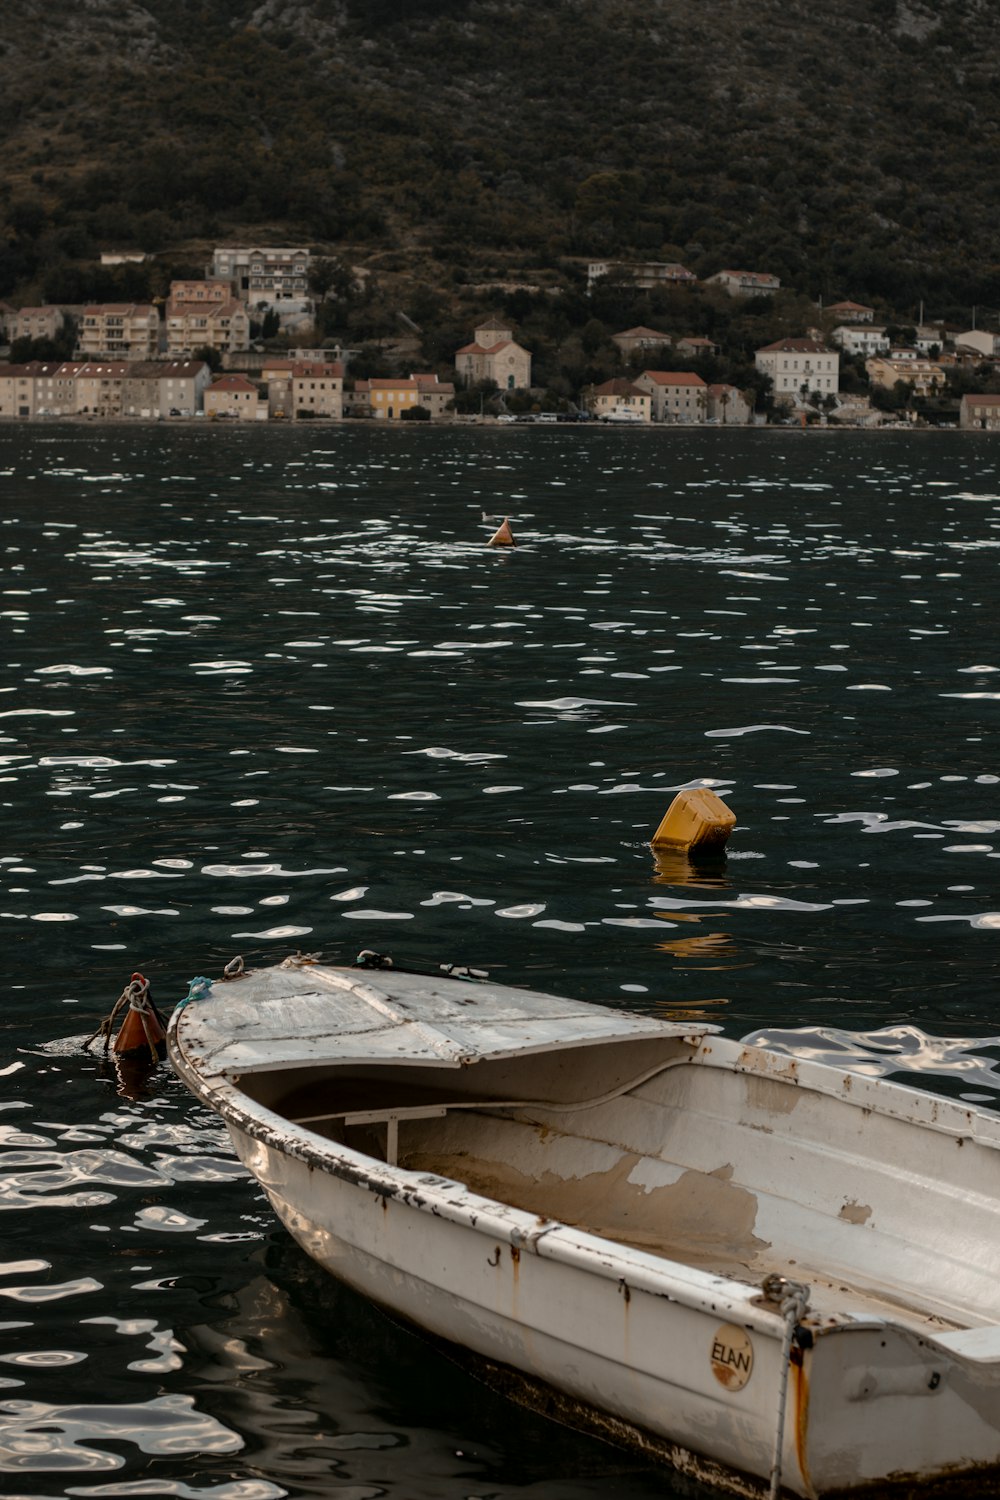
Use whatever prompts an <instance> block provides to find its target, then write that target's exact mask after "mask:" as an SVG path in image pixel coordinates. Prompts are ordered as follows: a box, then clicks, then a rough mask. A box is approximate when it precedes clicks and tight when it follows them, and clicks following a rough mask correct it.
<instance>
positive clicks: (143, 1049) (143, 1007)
mask: <svg viewBox="0 0 1000 1500" xmlns="http://www.w3.org/2000/svg"><path fill="white" fill-rule="evenodd" d="M126 998H127V999H128V1002H129V1005H128V1010H127V1011H126V1012H125V1019H124V1021H123V1022H122V1024H121V1026H120V1027H119V1028H118V1035H117V1036H116V1037H115V1040H114V1048H113V1050H114V1051H115V1053H116V1054H117V1055H118V1056H119V1057H134V1056H136V1055H138V1054H140V1053H145V1054H146V1055H147V1056H151V1057H153V1058H159V1057H165V1056H166V1052H167V1028H166V1026H165V1024H164V1021H163V1017H162V1016H161V1015H160V1012H159V1011H158V1010H157V1008H156V1006H155V1005H154V1004H153V998H152V995H151V994H150V992H149V980H148V979H147V978H146V977H145V976H144V975H143V974H138V973H136V974H133V975H132V978H131V980H130V982H129V983H128V984H127V985H126V987H125V991H124V994H123V995H122V999H123V1000H124V999H126Z"/></svg>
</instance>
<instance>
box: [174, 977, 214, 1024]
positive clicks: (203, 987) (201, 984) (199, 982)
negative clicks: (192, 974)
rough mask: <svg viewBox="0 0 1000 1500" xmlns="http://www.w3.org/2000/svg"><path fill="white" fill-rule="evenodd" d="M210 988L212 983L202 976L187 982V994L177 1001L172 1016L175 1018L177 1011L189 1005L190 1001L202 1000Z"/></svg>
mask: <svg viewBox="0 0 1000 1500" xmlns="http://www.w3.org/2000/svg"><path fill="white" fill-rule="evenodd" d="M211 988H212V981H211V980H210V979H206V978H205V976H204V974H199V975H198V977H197V978H196V979H190V980H188V992H187V994H186V995H185V996H184V999H183V1000H178V1002H177V1004H176V1005H175V1006H174V1015H175V1016H176V1015H177V1014H178V1012H179V1011H182V1010H183V1009H184V1007H185V1005H190V1003H191V1001H192V1000H204V999H205V997H206V996H207V994H208V992H209V990H210V989H211Z"/></svg>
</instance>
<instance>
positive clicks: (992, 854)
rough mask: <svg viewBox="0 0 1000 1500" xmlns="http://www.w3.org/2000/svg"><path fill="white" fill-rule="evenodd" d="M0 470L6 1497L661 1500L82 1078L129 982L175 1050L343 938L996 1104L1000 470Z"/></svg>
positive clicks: (686, 449) (286, 437) (735, 441)
mask: <svg viewBox="0 0 1000 1500" xmlns="http://www.w3.org/2000/svg"><path fill="white" fill-rule="evenodd" d="M647 437H648V440H647ZM2 444H3V448H4V453H3V461H4V477H5V493H6V494H7V495H8V496H9V502H8V504H7V506H6V514H5V517H4V518H3V524H2V526H0V546H2V547H3V548H4V560H5V563H6V565H7V566H6V569H5V583H4V588H3V593H2V595H0V620H2V623H3V625H4V627H5V631H6V642H7V650H6V656H5V662H6V672H5V674H4V680H3V684H2V687H0V802H2V803H3V804H4V809H5V812H6V813H7V815H8V816H7V819H6V837H5V840H4V844H3V847H2V852H0V922H2V923H3V924H4V926H5V927H6V930H7V932H8V935H9V936H11V937H15V938H16V946H15V945H14V944H13V943H12V944H10V945H9V953H10V955H11V962H10V964H9V969H8V981H9V982H8V991H7V1001H6V1005H5V1009H4V1024H5V1026H6V1027H7V1030H8V1041H9V1056H10V1058H11V1061H10V1062H9V1064H5V1065H4V1066H3V1067H0V1078H2V1079H3V1082H4V1089H3V1090H2V1092H0V1119H2V1126H0V1211H6V1218H5V1220H4V1223H5V1227H6V1228H7V1229H8V1233H9V1238H8V1241H7V1242H6V1243H7V1245H8V1251H7V1254H8V1260H7V1262H6V1263H5V1264H2V1265H0V1307H2V1309H3V1310H4V1311H5V1312H6V1313H9V1314H10V1315H11V1316H10V1321H9V1322H6V1323H5V1324H4V1325H3V1328H4V1330H5V1331H6V1333H7V1336H8V1338H10V1339H12V1340H14V1341H15V1342H16V1347H13V1346H11V1345H8V1346H7V1347H6V1348H5V1349H4V1350H3V1351H2V1352H0V1372H2V1373H0V1387H2V1388H3V1391H4V1393H5V1396H6V1398H7V1399H6V1402H5V1405H4V1408H3V1412H2V1414H0V1472H3V1473H4V1474H5V1475H7V1476H9V1477H10V1481H11V1485H13V1486H14V1487H16V1485H17V1483H18V1482H20V1483H21V1484H22V1487H23V1486H24V1485H25V1484H26V1482H27V1481H26V1479H25V1478H24V1476H25V1475H30V1477H31V1484H32V1492H33V1493H35V1494H49V1493H50V1494H52V1495H58V1494H64V1493H65V1494H74V1495H88V1496H97V1495H109V1496H110V1495H115V1496H127V1495H141V1494H153V1493H156V1494H173V1495H177V1496H179V1497H186V1496H203V1495H204V1496H212V1497H215V1500H273V1497H276V1496H279V1495H283V1494H288V1493H316V1494H320V1495H324V1496H325V1495H337V1496H338V1497H341V1500H362V1497H364V1500H368V1497H375V1496H376V1495H386V1496H391V1497H393V1500H418V1497H419V1496H422V1495H426V1496H427V1497H428V1500H430V1497H431V1496H433V1497H434V1500H438V1497H443V1500H467V1497H469V1496H472V1495H479V1494H486V1493H489V1494H491V1495H492V1494H496V1495H502V1496H503V1497H504V1500H508V1497H510V1500H513V1497H515V1496H525V1497H527V1496H529V1495H532V1494H539V1495H541V1494H544V1495H545V1500H587V1497H590V1496H593V1497H595V1500H596V1497H597V1496H598V1495H602V1496H603V1495H605V1494H607V1493H610V1492H612V1491H613V1492H614V1493H615V1495H616V1496H619V1495H620V1496H621V1497H623V1500H626V1497H627V1500H644V1497H646V1496H650V1497H651V1496H652V1495H653V1494H657V1495H663V1494H669V1493H671V1492H672V1490H671V1481H670V1480H669V1478H666V1479H664V1476H663V1475H662V1474H660V1473H659V1472H658V1471H654V1470H650V1469H648V1468H647V1467H644V1466H643V1465H642V1464H641V1463H639V1462H638V1461H634V1460H632V1459H629V1458H627V1457H624V1456H619V1455H616V1454H614V1452H613V1451H612V1450H608V1449H604V1448H602V1447H600V1446H599V1445H596V1444H590V1443H588V1442H587V1441H586V1440H583V1439H580V1438H577V1437H574V1436H569V1435H565V1434H562V1433H558V1432H557V1433H556V1435H555V1436H553V1430H552V1429H551V1428H550V1427H549V1426H548V1425H547V1424H545V1423H542V1422H539V1421H537V1420H536V1419H533V1418H530V1417H528V1416H526V1415H524V1414H512V1413H511V1411H510V1409H509V1408H508V1407H507V1406H506V1405H505V1404H504V1403H503V1402H500V1401H499V1400H497V1401H493V1400H492V1399H490V1400H487V1399H485V1398H484V1397H482V1396H481V1395H480V1396H475V1395H473V1394H471V1393H470V1387H469V1382H468V1381H467V1380H466V1379H465V1377H462V1376H460V1375H458V1374H457V1373H455V1372H453V1371H451V1367H450V1366H449V1365H447V1362H445V1361H443V1360H440V1359H439V1357H438V1356H437V1355H436V1354H431V1353H430V1352H429V1351H428V1350H427V1349H426V1348H425V1346H424V1345H422V1344H419V1343H417V1342H416V1341H411V1340H410V1338H409V1336H408V1335H403V1334H402V1333H400V1331H399V1330H396V1329H393V1328H391V1327H390V1326H389V1325H386V1324H384V1323H383V1322H381V1321H380V1320H379V1319H378V1316H377V1315H376V1314H374V1313H372V1312H371V1311H370V1310H369V1309H367V1308H365V1307H364V1305H363V1304H359V1303H358V1302H357V1301H356V1299H352V1298H351V1296H350V1295H349V1294H347V1293H344V1292H343V1291H342V1289H340V1288H336V1287H327V1286H326V1284H325V1283H323V1281H322V1278H319V1277H318V1273H315V1272H314V1271H313V1270H312V1268H311V1267H310V1266H309V1265H308V1264H306V1263H305V1262H303V1261H302V1259H301V1257H299V1256H298V1253H297V1252H295V1251H294V1250H292V1249H291V1248H290V1247H289V1245H288V1242H287V1238H286V1237H285V1236H284V1235H283V1234H282V1232H281V1231H278V1230H277V1229H276V1228H275V1226H274V1220H273V1217H272V1215H271V1213H270V1211H269V1209H268V1208H267V1206H266V1204H265V1202H264V1200H263V1199H262V1197H261V1195H260V1193H259V1192H258V1191H257V1190H256V1188H255V1187H254V1186H253V1185H252V1184H250V1183H248V1182H247V1181H246V1177H245V1173H244V1172H243V1170H242V1168H241V1167H240V1166H239V1165H238V1164H237V1163H236V1162H235V1160H234V1159H233V1156H232V1153H231V1150H230V1148H229V1145H228V1139H227V1137H226V1135H225V1132H224V1131H222V1130H221V1129H220V1128H219V1126H218V1123H217V1122H216V1120H215V1119H214V1117H212V1116H209V1115H207V1114H206V1113H205V1112H204V1111H202V1110H201V1109H199V1108H198V1106H196V1105H195V1104H194V1103H193V1102H192V1100H191V1099H190V1098H189V1097H188V1095H187V1094H186V1093H185V1091H184V1090H183V1089H182V1088H181V1087H180V1085H179V1084H177V1083H176V1081H174V1080H172V1079H170V1078H168V1077H166V1076H165V1074H164V1072H163V1070H160V1071H159V1072H157V1073H154V1074H153V1075H152V1076H151V1077H149V1078H146V1079H143V1078H141V1077H140V1078H124V1077H123V1076H122V1074H121V1070H120V1069H119V1070H117V1071H116V1069H115V1068H114V1067H113V1066H111V1065H110V1064H105V1063H104V1062H103V1061H102V1059H101V1058H100V1057H99V1056H94V1055H92V1054H87V1053H84V1052H82V1050H81V1044H82V1040H83V1037H84V1036H86V1035H87V1034H88V1033H89V1031H91V1030H92V1029H93V1026H94V1025H96V1024H97V1021H99V1020H100V1018H101V1017H102V1016H104V1015H105V1014H106V1013H107V1011H108V1009H109V1008H110V1004H111V1003H112V1002H113V1000H114V998H115V996H116V995H117V994H118V993H119V992H120V990H121V987H122V983H123V982H124V981H125V980H126V979H127V977H128V975H129V973H130V972H131V971H132V970H133V969H136V968H141V969H142V970H143V972H145V973H147V974H149V975H150V976H151V977H152V980H153V985H154V988H155V990H156V992H157V995H158V998H159V1000H160V1001H161V1003H163V1004H165V1005H167V1006H169V1004H170V1003H171V1001H172V1000H174V999H177V998H180V996H181V995H183V994H184V993H185V990H186V987H187V983H188V981H189V979H190V977H191V975H192V974H195V973H211V972H216V971H217V970H218V968H219V967H220V966H221V965H222V964H224V963H225V962H226V961H227V960H228V959H229V958H231V957H232V956H233V953H234V952H235V951H237V950H238V949H242V950H243V951H244V952H245V954H246V956H247V958H248V961H253V962H257V963H262V962H269V961H273V960H275V959H279V958H282V957H284V956H285V954H286V953H287V952H288V951H289V949H291V948H295V947H297V946H299V944H300V942H302V941H305V940H308V942H309V944H310V945H311V946H313V945H314V946H315V947H317V948H320V949H322V951H323V952H324V954H325V955H326V956H327V957H329V958H331V959H332V960H334V961H337V960H340V961H350V960H351V959H352V958H353V957H354V955H355V954H356V953H357V951H358V949H359V948H362V947H375V948H378V949H380V950H383V951H384V950H385V949H387V948H388V949H390V951H394V952H395V953H396V954H397V955H398V956H399V957H400V959H402V960H404V961H405V960H406V959H411V960H414V961H418V962H423V963H426V962H434V963H437V962H440V961H442V960H454V961H457V962H462V963H471V964H474V965H477V966H481V967H483V968H487V969H489V970H490V971H491V973H492V975H493V977H494V978H496V979H500V980H505V981H507V982H510V983H522V984H528V985H530V986H532V987H534V988H538V989H550V990H552V991H554V992H556V993H560V994H565V995H570V996H574V997H581V998H590V999H596V1000H602V1001H604V1002H607V1003H611V1004H622V1005H627V1006H629V1007H632V1008H635V1009H638V1010H644V1011H650V1012H652V1013H655V1014H658V1015H663V1016H666V1017H670V1018H672V1019H679V1018H682V1017H683V1018H691V1019H692V1020H695V1021H697V1020H698V1019H708V1020H711V1021H713V1022H715V1023H718V1024H721V1025H722V1026H723V1028H724V1029H725V1030H726V1032H727V1033H728V1034H730V1035H733V1036H744V1035H749V1036H750V1037H751V1038H752V1039H756V1040H766V1041H767V1042H768V1044H769V1045H771V1046H775V1047H778V1048H779V1049H780V1050H786V1051H789V1052H792V1053H795V1054H796V1055H799V1056H803V1057H809V1058H813V1059H816V1060H819V1061H824V1062H829V1063H832V1064H834V1065H836V1066H838V1067H842V1068H843V1067H846V1068H851V1069H855V1070H858V1071H861V1072H866V1073H870V1074H873V1075H877V1076H885V1077H892V1078H895V1079H898V1080H900V1081H903V1082H908V1083H918V1084H919V1085H921V1086H926V1087H933V1088H935V1089H939V1090H941V1091H942V1092H945V1093H950V1094H952V1095H953V1096H955V1097H958V1098H960V1099H962V1100H965V1101H967V1102H969V1103H973V1104H979V1105H982V1106H987V1107H991V1108H992V1107H996V1105H997V1103H998V1101H1000V1093H998V1088H1000V1084H998V1078H997V1058H1000V1038H998V1037H997V1035H996V1031H997V1022H996V1008H995V1003H994V989H995V984H994V977H993V976H994V969H995V963H994V955H993V951H992V943H993V941H994V940H995V939H994V933H995V932H996V931H997V930H998V929H1000V913H998V912H997V910H996V907H997V905H998V902H997V900H996V896H995V882H994V881H993V879H992V876H991V873H990V872H991V871H992V869H993V866H992V865H991V864H989V863H987V862H988V861H990V860H992V859H994V858H997V857H998V856H1000V842H997V841H996V835H997V833H998V831H1000V814H998V807H997V799H996V792H995V788H996V786H997V785H998V784H1000V777H998V775H997V773H996V760H997V757H996V753H995V728H994V724H995V714H996V704H997V702H1000V693H998V692H997V688H996V674H997V672H998V671H1000V665H998V664H997V663H996V662H994V661H991V659H990V657H991V650H990V646H989V636H988V623H987V622H988V619H989V611H990V610H991V609H992V600H993V596H994V593H995V576H994V574H995V553H996V548H997V546H998V545H1000V497H998V495H997V493H996V483H995V474H996V456H997V453H998V451H1000V450H997V449H996V447H995V445H994V444H992V443H991V442H989V441H984V442H982V443H979V442H975V441H968V440H967V439H966V438H965V437H964V436H962V435H956V436H954V437H948V436H939V437H935V438H932V439H928V440H924V441H920V440H919V439H917V440H915V439H914V438H913V436H911V435H909V434H902V435H887V436H881V437H879V438H878V439H877V440H874V439H872V438H871V437H870V436H868V435H861V436H858V437H855V436H850V435H846V434H836V435H834V434H830V435H828V436H823V435H820V434H809V435H808V436H807V437H806V438H805V439H803V438H802V435H800V434H797V433H796V434H790V435H779V434H775V433H736V432H732V433H718V432H713V433H698V432H694V433H685V432H683V431H679V432H672V433H662V434H653V435H645V436H643V437H641V438H639V437H638V436H637V435H635V434H619V433H612V432H587V431H575V430H574V431H572V432H570V431H566V432H563V431H557V432H552V433H531V434H528V435H525V434H524V433H523V432H515V431H505V432H499V431H498V432H495V433H491V432H485V431H484V432H472V431H456V432H437V431H435V432H430V433H423V432H420V433H416V432H414V433H403V432H398V433H396V432H388V431H381V432H375V431H364V432H359V431H347V430H344V431H336V432H328V431H324V432H318V433H310V432H306V431H294V432H293V431H287V430H286V431H282V432H279V433H272V432H268V433H258V432H246V433H242V432H240V433H234V432H228V431H227V432H225V433H221V432H214V431H213V432H211V433H209V432H198V431H193V430H181V429H177V430H172V431H171V432H169V433H161V432H160V431H159V430H158V429H155V428H148V427H143V428H141V429H139V428H137V429H134V430H132V429H126V428H120V429H107V430H105V431H101V432H97V431H95V430H94V429H80V428H55V427H53V428H48V427H46V428H44V429H39V430H38V431H37V432H35V431H32V432H27V431H17V430H14V429H8V430H6V431H4V432H3V434H2ZM504 515H509V516H510V517H511V524H512V526H513V529H514V532H515V536H516V539H517V543H518V545H517V546H516V547H515V548H514V549H509V550H507V551H504V552H502V553H498V552H497V550H495V549H490V548H488V547H487V546H486V545H485V543H486V540H487V538H488V536H489V535H490V532H491V531H492V530H493V529H494V528H495V525H496V524H497V521H496V517H498V516H499V517H500V518H501V519H502V518H503V516H504ZM686 786H706V787H713V788H715V789H716V790H717V791H718V792H719V794H720V795H722V796H723V797H724V798H725V799H726V800H727V801H728V802H729V803H730V804H731V806H732V808H733V810H734V811H735V812H736V814H737V819H738V822H737V827H736V830H735V832H734V834H733V836H732V839H731V843H730V848H729V855H728V858H726V859H725V860H723V861H720V862H719V863H718V864H717V865H716V866H713V867H708V868H705V867H699V866H697V865H691V864H690V862H688V861H687V860H686V859H677V858H673V857H670V856H665V855H662V854H661V855H657V856H656V857H654V856H653V854H652V852H651V851H650V849H649V847H648V839H649V837H650V835H651V832H652V830H653V829H654V828H655V826H656V825H657V823H658V822H659V820H660V818H661V817H662V814H663V812H664V811H665V809H666V806H667V805H668V804H669V801H670V799H671V797H672V796H673V794H674V792H675V791H676V790H677V789H678V788H680V787H686ZM41 1244H43V1245H44V1248H43V1249H40V1245H41ZM43 1257H44V1258H43ZM428 1369H430V1370H432V1371H433V1378H429V1377H428V1373H427V1372H428ZM84 1392H86V1393H87V1394H86V1396H85V1395H84ZM151 1460H153V1461H155V1469H153V1468H151V1466H150V1461H151ZM77 1470H79V1471H85V1472H86V1473H87V1474H90V1473H91V1472H92V1473H93V1474H94V1479H93V1481H92V1482H91V1481H90V1480H88V1481H87V1482H86V1483H85V1482H83V1480H82V1478H80V1476H79V1475H77V1474H76V1471H77ZM111 1471H115V1474H116V1475H117V1477H115V1478H109V1477H106V1476H107V1475H110V1473H111ZM71 1477H72V1478H73V1485H72V1487H67V1486H66V1484H65V1480H66V1479H67V1478H71ZM39 1485H41V1486H42V1488H38V1486H39ZM9 1487H10V1486H4V1488H5V1493H6V1491H7V1489H8V1488H9ZM684 1492H685V1493H691V1490H690V1488H689V1489H687V1490H685V1491H684Z"/></svg>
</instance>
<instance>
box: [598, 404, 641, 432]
mask: <svg viewBox="0 0 1000 1500" xmlns="http://www.w3.org/2000/svg"><path fill="white" fill-rule="evenodd" d="M601 420H602V421H603V422H624V423H625V424H626V426H629V425H631V426H632V427H641V426H642V425H643V416H642V413H641V412H640V411H637V410H636V408H635V407H633V406H613V407H612V408H611V410H610V411H609V412H606V413H605V415H604V416H603V417H602V418H601Z"/></svg>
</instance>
